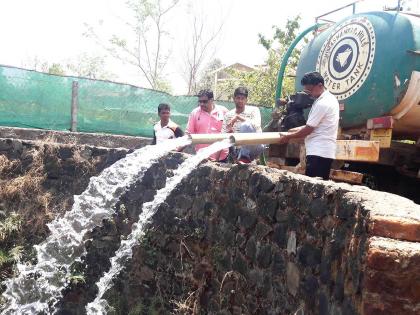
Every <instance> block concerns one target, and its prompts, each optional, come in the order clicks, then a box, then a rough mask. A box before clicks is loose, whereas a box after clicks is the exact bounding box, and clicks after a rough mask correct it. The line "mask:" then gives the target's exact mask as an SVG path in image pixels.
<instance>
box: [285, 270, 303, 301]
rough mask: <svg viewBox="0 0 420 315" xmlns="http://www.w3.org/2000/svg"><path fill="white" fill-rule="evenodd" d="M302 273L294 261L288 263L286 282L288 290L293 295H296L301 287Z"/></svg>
mask: <svg viewBox="0 0 420 315" xmlns="http://www.w3.org/2000/svg"><path fill="white" fill-rule="evenodd" d="M299 281H300V274H299V269H298V267H296V265H295V264H294V263H292V262H288V263H287V269H286V284H287V290H288V291H289V293H290V294H291V295H293V296H296V294H297V292H298V289H299Z"/></svg>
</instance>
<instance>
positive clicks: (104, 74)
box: [66, 53, 115, 80]
mask: <svg viewBox="0 0 420 315" xmlns="http://www.w3.org/2000/svg"><path fill="white" fill-rule="evenodd" d="M66 68H67V70H68V72H69V73H71V74H72V75H75V76H78V77H86V78H90V79H99V80H111V79H112V78H113V77H114V76H115V75H114V74H112V73H110V72H108V71H106V62H105V58H104V57H103V56H93V55H89V54H87V53H82V54H80V55H79V56H77V57H76V58H75V59H73V60H69V61H68V62H67V65H66Z"/></svg>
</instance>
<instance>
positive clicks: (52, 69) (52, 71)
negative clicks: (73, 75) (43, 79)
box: [48, 63, 66, 75]
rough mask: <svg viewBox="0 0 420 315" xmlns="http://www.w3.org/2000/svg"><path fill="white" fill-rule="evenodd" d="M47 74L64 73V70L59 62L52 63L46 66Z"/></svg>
mask: <svg viewBox="0 0 420 315" xmlns="http://www.w3.org/2000/svg"><path fill="white" fill-rule="evenodd" d="M48 73H49V74H56V75H65V74H66V71H65V70H64V68H63V66H62V65H61V64H59V63H53V64H51V66H49V68H48Z"/></svg>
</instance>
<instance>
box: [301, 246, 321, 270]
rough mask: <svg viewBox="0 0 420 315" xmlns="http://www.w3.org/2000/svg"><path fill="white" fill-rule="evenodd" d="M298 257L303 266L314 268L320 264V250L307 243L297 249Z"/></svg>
mask: <svg viewBox="0 0 420 315" xmlns="http://www.w3.org/2000/svg"><path fill="white" fill-rule="evenodd" d="M298 257H299V262H300V263H301V264H302V265H303V266H305V267H314V266H316V265H319V264H320V263H321V250H320V249H319V248H317V247H315V246H314V245H311V244H308V243H307V244H304V245H303V246H302V247H301V248H300V249H299V252H298Z"/></svg>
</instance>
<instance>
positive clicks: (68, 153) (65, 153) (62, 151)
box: [58, 147, 73, 160]
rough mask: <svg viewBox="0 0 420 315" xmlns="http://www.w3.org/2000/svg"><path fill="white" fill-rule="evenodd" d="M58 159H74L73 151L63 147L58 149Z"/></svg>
mask: <svg viewBox="0 0 420 315" xmlns="http://www.w3.org/2000/svg"><path fill="white" fill-rule="evenodd" d="M58 157H59V158H60V159H62V160H67V159H70V158H71V157H73V149H72V148H71V147H61V148H59V149H58Z"/></svg>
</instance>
